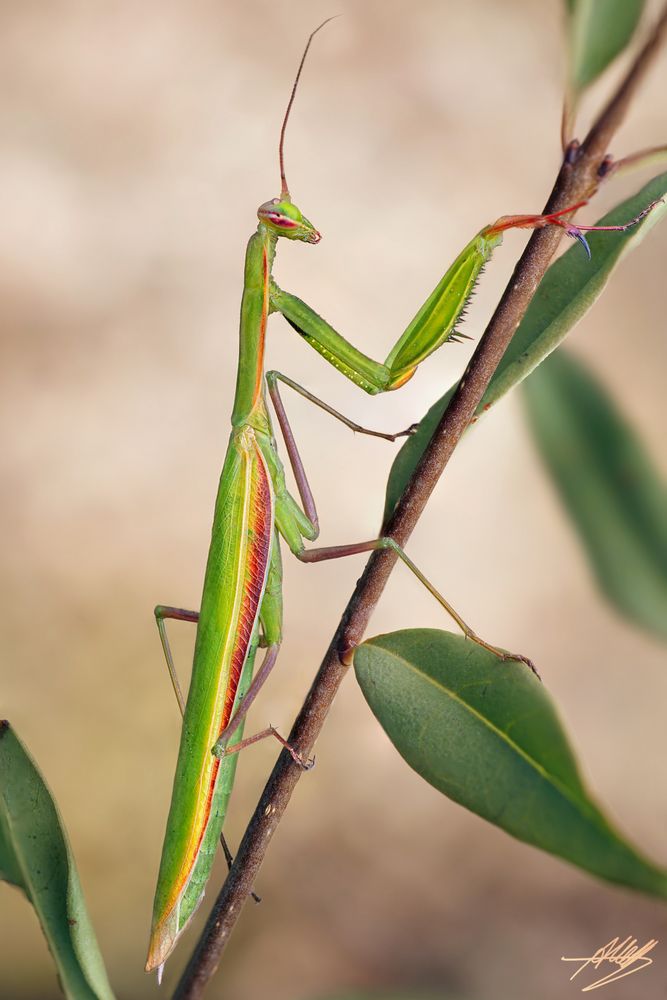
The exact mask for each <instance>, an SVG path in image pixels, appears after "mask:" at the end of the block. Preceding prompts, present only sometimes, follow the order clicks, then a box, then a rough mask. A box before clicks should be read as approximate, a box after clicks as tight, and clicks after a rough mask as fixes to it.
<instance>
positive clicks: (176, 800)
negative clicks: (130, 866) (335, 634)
mask: <svg viewBox="0 0 667 1000" xmlns="http://www.w3.org/2000/svg"><path fill="white" fill-rule="evenodd" d="M329 20H331V19H329ZM326 23H327V22H326V21H325V22H324V24H326ZM322 27H323V25H320V26H319V28H317V29H316V31H314V32H313V33H312V34H311V36H310V38H309V39H308V42H307V45H306V47H305V50H304V53H303V56H302V59H301V63H300V65H299V69H298V71H297V74H296V79H295V81H294V86H293V88H292V92H291V95H290V99H289V102H288V106H287V110H286V112H285V117H284V119H283V123H282V128H281V133H280V145H279V159H280V176H281V193H280V197H279V198H274V199H273V200H271V201H268V202H265V203H264V204H263V205H261V206H260V207H259V209H258V212H257V215H258V219H259V224H258V227H257V230H256V232H255V233H253V235H252V236H251V237H250V240H249V242H248V246H247V250H246V257H245V272H244V288H243V298H242V303H241V321H240V348H239V362H238V372H237V381H236V393H235V398H234V407H233V412H232V417H231V424H232V432H231V438H230V442H229V446H228V449H227V454H226V457H225V461H224V465H223V469H222V475H221V478H220V485H219V489H218V496H217V501H216V507H215V515H214V521H213V528H212V539H211V547H210V550H209V556H208V562H207V567H206V575H205V580H204V589H203V595H202V601H201V609H200V612H199V613H198V614H197V613H195V612H191V611H184V610H180V609H176V608H166V607H162V606H160V607H159V608H157V609H156V616H157V619H158V626H159V628H160V634H161V638H162V640H163V645H164V648H165V654H166V657H167V662H168V666H169V669H170V672H171V674H172V680H173V682H174V685H175V687H176V689H177V693H179V692H178V682H177V680H176V678H175V672H174V668H173V662H172V657H171V652H170V650H169V644H168V641H167V637H166V630H165V619H167V618H175V619H180V620H186V621H192V622H197V637H196V643H195V653H194V663H193V670H192V679H191V682H190V688H189V692H188V699H187V704H186V706H185V708H184V718H183V728H182V733H181V742H180V749H179V755H178V763H177V768H176V775H175V779H174V788H173V794H172V800H171V807H170V811H169V818H168V821H167V830H166V835H165V842H164V846H163V851H162V860H161V865H160V873H159V877H158V884H157V889H156V894H155V903H154V910H153V925H152V933H151V940H150V945H149V953H148V961H147V965H146V968H147V970H152V969H156V968H157V969H158V970H161V968H162V966H163V965H164V962H165V961H166V959H167V957H168V956H169V954H170V953H171V951H172V949H173V948H174V946H175V944H176V941H177V939H178V937H179V935H180V934H181V933H182V931H183V930H184V928H185V927H186V925H187V924H188V922H189V920H190V918H191V917H192V915H193V913H194V911H195V909H196V908H197V905H198V903H199V901H200V899H201V897H202V895H203V891H204V888H205V885H206V882H207V880H208V877H209V874H210V870H211V866H212V863H213V857H214V853H215V850H216V845H217V842H218V839H219V837H220V833H221V830H222V824H223V820H224V816H225V811H226V807H227V802H228V798H229V795H230V791H231V785H232V782H233V778H234V769H235V764H236V751H237V750H238V749H240V748H241V747H242V746H245V745H247V743H249V742H255V741H256V739H257V738H259V737H260V736H262V735H269V734H272V735H276V736H277V735H278V734H277V733H275V730H273V729H271V728H270V729H269V730H266V731H265V732H264V733H262V734H258V735H257V736H256V737H251V738H250V739H249V740H245V741H244V740H242V739H241V737H242V725H243V720H244V718H245V714H246V712H247V711H248V708H249V706H250V704H251V702H252V701H253V699H254V697H255V695H256V694H257V692H258V690H259V688H260V687H261V685H262V683H263V682H264V680H265V679H266V677H267V676H268V674H269V672H270V670H271V668H272V667H273V665H274V663H275V661H276V659H277V656H278V652H279V649H280V643H281V636H282V622H281V619H282V596H281V578H282V571H281V556H280V544H279V537H282V538H283V539H284V541H285V542H286V543H287V545H288V547H289V549H290V550H291V551H292V552H293V553H294V555H296V557H297V558H298V559H300V560H301V561H302V562H316V561H319V560H323V559H333V558H338V557H342V556H348V555H354V554H357V553H362V552H369V551H371V550H373V549H378V548H392V549H393V550H394V551H395V552H396V554H397V555H398V556H399V557H400V558H401V559H402V561H403V562H404V563H405V564H406V565H407V566H408V567H409V568H410V569H411V570H412V572H413V573H415V574H416V576H417V577H418V578H419V579H420V580H421V581H422V582H423V583H424V584H425V585H426V587H427V588H428V589H429V590H430V592H431V593H432V594H433V595H434V597H435V598H436V599H437V600H438V601H439V602H440V604H441V605H442V606H443V607H444V608H445V610H446V611H447V612H448V613H449V614H450V615H451V616H452V617H453V618H454V619H455V620H456V622H457V624H458V625H459V626H460V628H461V629H462V630H463V632H464V633H465V635H466V636H468V637H469V638H470V639H472V640H473V641H475V642H478V643H480V644H481V645H483V646H485V647H486V648H487V649H490V650H492V651H493V652H494V653H496V654H497V655H498V656H499V657H500V658H502V659H506V658H515V659H521V660H524V661H525V662H527V663H528V664H530V661H527V660H526V658H525V657H521V656H513V655H512V654H508V653H505V652H504V651H503V650H500V649H498V648H496V647H495V646H492V645H490V644H489V643H487V642H486V641H485V640H483V639H481V638H480V637H478V636H477V635H476V634H475V633H474V632H473V631H472V630H471V629H470V628H469V627H468V625H466V623H465V622H464V621H463V619H462V618H461V617H460V615H458V613H457V612H456V611H454V609H453V608H452V607H451V605H450V604H449V603H448V602H447V601H446V600H445V599H444V598H443V597H442V595H441V594H439V593H438V591H437V590H436V589H435V588H434V587H433V586H432V584H431V583H430V582H429V581H428V580H427V579H426V578H425V577H424V576H423V574H422V573H421V572H420V571H419V570H418V569H417V567H416V566H415V565H414V563H412V561H411V560H410V559H409V557H408V556H407V555H406V554H405V553H404V552H403V551H402V550H401V549H400V548H399V546H398V545H397V544H396V542H395V541H394V540H393V539H391V538H375V539H371V540H368V541H363V542H359V543H356V544H352V545H338V546H331V547H327V548H319V549H309V550H307V549H306V548H305V545H304V543H305V542H306V541H314V540H315V539H316V538H317V536H318V532H319V528H318V521H317V512H316V508H315V503H314V500H313V496H312V493H311V491H310V487H309V485H308V481H307V479H306V475H305V471H304V468H303V465H302V462H301V458H300V456H299V453H298V450H297V446H296V442H295V440H294V436H293V433H292V430H291V428H290V425H289V422H288V419H287V416H286V413H285V409H284V406H283V403H282V400H281V397H280V392H279V383H280V382H282V383H283V384H286V385H287V386H289V387H290V388H292V389H293V390H295V391H296V392H298V393H300V394H301V395H302V396H304V397H305V398H306V399H308V400H310V401H311V402H313V403H315V404H316V405H318V406H319V407H321V408H323V409H324V410H326V411H327V412H329V413H331V414H332V415H333V416H334V417H336V419H338V420H341V421H342V422H343V423H345V424H347V426H349V427H352V428H353V429H354V430H356V431H359V432H362V433H366V434H372V435H375V436H380V437H386V438H389V439H390V440H393V439H395V438H396V437H398V436H400V435H398V434H381V433H379V432H377V431H370V430H368V429H366V428H363V427H361V426H359V425H357V424H355V423H354V422H352V421H350V420H348V418H346V417H344V416H343V415H342V414H340V413H338V412H337V411H336V410H334V409H333V408H332V407H330V406H328V405H327V404H326V403H324V402H322V401H321V400H319V399H317V398H316V397H315V396H313V395H312V394H311V393H309V392H308V391H307V390H306V389H304V388H303V387H302V386H299V385H298V384H297V383H295V382H293V381H292V380H291V379H288V378H287V377H286V376H284V375H282V374H280V373H279V372H267V373H266V374H265V373H264V368H263V355H264V341H265V334H266V326H267V320H268V317H269V314H270V313H272V312H279V313H282V315H283V316H284V317H285V318H286V319H287V321H288V322H289V323H290V324H291V326H292V327H294V328H295V329H296V330H297V332H298V333H299V334H300V335H301V337H302V338H303V339H304V340H305V341H306V342H307V343H309V344H310V345H311V346H312V347H314V348H315V350H316V351H318V352H319V353H320V354H321V355H322V356H323V357H324V358H325V359H326V360H327V361H329V362H330V363H331V364H332V365H333V366H334V367H335V368H337V369H338V370H339V371H340V372H342V374H343V375H345V376H346V377H347V378H349V379H350V380H351V381H353V382H354V383H355V384H356V385H358V386H359V387H360V388H362V389H364V390H365V391H366V392H368V393H370V394H376V393H380V392H385V391H388V390H390V389H397V388H399V387H400V386H402V385H403V384H404V383H405V382H407V381H408V379H409V378H410V377H411V376H412V375H413V374H414V372H415V370H416V368H417V366H418V365H419V364H420V362H421V361H423V360H424V359H425V358H426V357H428V356H429V355H430V354H432V353H433V352H434V351H435V350H437V348H438V347H440V346H441V345H442V344H443V343H445V341H447V340H452V339H454V338H455V336H456V323H457V320H458V319H459V318H460V316H461V313H462V311H463V309H464V307H465V305H466V303H467V301H468V299H469V297H470V294H471V292H472V290H473V288H474V285H475V282H476V281H477V278H478V276H479V274H480V271H481V270H482V268H483V266H484V264H485V263H486V262H487V261H488V260H489V259H490V257H491V254H492V252H493V250H494V249H495V247H496V246H498V245H499V244H500V242H501V241H502V234H503V232H504V231H505V230H506V229H511V228H539V227H542V226H547V225H557V226H560V227H562V228H563V229H564V230H565V231H566V233H568V235H570V236H572V237H575V238H577V239H579V240H580V241H581V242H582V243H583V244H584V247H585V248H586V250H587V251H588V246H587V244H586V239H585V237H584V235H583V230H585V229H589V228H595V227H583V226H582V227H576V226H573V225H572V224H570V223H569V222H568V221H567V216H569V215H570V214H571V213H572V212H573V211H574V210H575V209H576V208H579V207H580V206H579V205H575V206H572V207H570V208H568V209H566V210H564V211H561V212H557V213H554V214H552V215H511V216H503V217H502V218H500V219H498V220H497V221H496V222H495V223H494V224H493V225H490V226H485V227H484V228H483V229H482V230H481V231H480V232H479V233H478V234H477V235H476V236H475V237H474V238H473V239H472V240H471V241H470V243H468V244H467V246H466V247H465V248H464V249H463V250H462V251H461V253H460V254H459V256H458V257H457V258H456V260H455V261H454V263H453V264H452V265H451V267H449V268H448V270H447V271H446V272H445V274H444V276H443V277H442V279H441V280H440V282H439V283H438V285H437V286H436V288H435V289H434V291H433V292H432V293H431V295H430V296H429V297H428V298H427V299H426V301H425V303H424V304H423V305H422V306H421V308H420V309H419V311H418V312H417V314H416V316H415V318H414V319H413V320H412V322H411V323H410V324H409V325H408V327H407V329H406V330H405V332H404V333H403V334H402V336H401V337H400V338H399V339H398V341H397V343H396V344H395V346H394V347H393V348H392V350H391V351H390V353H389V355H388V357H387V359H386V361H385V363H384V364H380V363H378V362H377V361H374V360H372V359H371V358H369V357H367V356H366V355H364V354H362V353H361V352H360V351H359V350H357V349H356V348H355V347H354V346H353V345H352V344H350V343H349V342H348V341H347V340H345V339H344V338H343V337H342V336H341V335H340V334H338V333H337V332H336V331H335V330H334V329H333V327H331V326H330V325H329V324H328V323H327V322H326V321H325V320H324V319H322V318H321V317H320V316H318V315H317V313H315V312H314V311H313V310H312V309H311V308H310V306H308V305H306V303H305V302H303V301H301V299H298V298H297V297H296V296H294V295H292V294H290V293H288V292H285V291H283V290H282V289H281V288H279V287H278V285H277V284H276V282H275V281H274V279H273V274H272V268H273V262H274V257H275V252H276V245H277V241H278V238H279V237H281V236H282V237H285V238H287V239H291V240H299V241H301V242H304V243H312V244H315V243H318V242H319V240H320V234H319V232H318V231H317V230H316V229H315V227H314V226H313V225H312V223H311V222H310V221H309V220H308V219H307V218H306V217H305V216H304V215H303V214H302V213H301V211H300V210H299V208H297V206H296V205H295V204H294V202H293V201H292V199H291V196H290V193H289V189H288V186H287V182H286V177H285V166H284V137H285V128H286V125H287V121H288V118H289V114H290V111H291V108H292V104H293V101H294V96H295V93H296V88H297V85H298V82H299V78H300V76H301V71H302V69H303V65H304V61H305V58H306V55H307V52H308V49H309V47H310V44H311V42H312V39H313V37H314V35H315V34H316V32H317V31H319V30H320V28H322ZM647 211H648V209H647ZM642 214H645V213H642ZM640 217H641V216H640ZM636 221H638V220H637V219H633V220H632V221H631V222H629V223H627V225H625V226H614V227H608V228H612V229H618V230H622V229H626V228H627V227H628V226H630V225H633V224H634V223H635V222H636ZM267 393H268V397H269V398H270V399H271V402H272V404H273V407H274V409H275V413H276V417H277V419H278V423H279V425H280V429H281V432H282V435H283V439H284V442H285V446H286V450H287V454H288V457H289V461H290V465H291V467H292V470H293V473H294V477H295V480H296V484H297V488H298V493H299V496H300V500H301V505H299V503H298V502H297V501H296V500H295V499H294V498H293V497H292V496H291V494H290V493H289V492H288V490H287V487H286V484H285V475H284V470H283V466H282V463H281V461H280V458H279V456H278V452H277V448H276V442H275V439H274V435H273V429H272V424H271V418H270V415H269V410H268V399H267ZM401 433H402V434H406V433H409V431H403V432H401ZM260 646H261V647H264V648H265V653H264V660H263V662H262V664H261V667H260V669H259V671H258V673H257V675H256V676H255V678H254V679H252V680H251V677H252V671H253V666H254V660H255V655H256V652H257V649H258V648H259V647H260ZM343 652H344V653H345V652H347V653H349V652H350V651H343ZM181 703H182V698H181ZM236 738H238V740H239V742H238V743H234V744H233V745H231V746H230V743H231V742H232V740H233V739H236ZM278 738H279V739H280V740H281V742H282V743H283V745H285V746H286V744H285V741H284V740H282V738H281V737H278ZM287 749H288V750H289V752H290V753H291V754H292V756H293V758H294V761H295V765H296V766H302V767H304V766H307V762H304V761H302V760H301V758H300V757H299V756H298V754H297V753H296V752H295V751H294V750H293V748H291V747H289V746H287Z"/></svg>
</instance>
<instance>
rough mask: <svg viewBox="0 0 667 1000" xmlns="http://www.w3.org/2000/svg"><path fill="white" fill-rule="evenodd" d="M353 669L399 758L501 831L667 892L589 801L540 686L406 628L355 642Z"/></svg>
mask: <svg viewBox="0 0 667 1000" xmlns="http://www.w3.org/2000/svg"><path fill="white" fill-rule="evenodd" d="M354 668H355V672H356V675H357V680H358V681H359V684H360V686H361V689H362V691H363V693H364V696H365V698H366V700H367V701H368V704H369V705H370V707H371V709H372V711H373V713H374V714H375V716H376V717H377V719H378V720H379V722H380V724H381V725H382V727H383V728H384V730H385V732H386V733H387V735H388V736H389V738H390V740H391V741H392V743H393V744H394V746H395V747H396V749H397V750H398V751H399V753H400V754H401V756H402V757H404V758H405V760H406V761H407V762H408V764H409V765H410V766H411V767H412V768H414V770H415V771H417V773H418V774H420V775H421V776H422V777H423V778H425V779H426V781H428V782H429V783H430V784H431V785H433V786H434V787H435V788H437V789H439V790H440V791H441V792H443V793H444V794H445V795H448V796H449V797H450V798H451V799H454V801H455V802H459V803H461V805H464V806H466V808H468V809H470V810H472V812H475V813H478V814H479V815H480V816H483V817H484V818H485V819H487V820H489V821H490V822H491V823H495V825H496V826H499V827H501V828H502V829H503V830H506V831H507V833H510V834H512V835H513V836H514V837H518V838H519V840H524V841H526V842H527V843H529V844H533V845H535V846H536V847H540V848H542V850H545V851H549V852H551V853H552V854H555V855H558V856H559V857H561V858H565V859H566V860H567V861H570V862H572V864H575V865H577V866H578V867H579V868H583V869H584V870H586V871H588V872H591V873H592V874H593V875H597V876H599V877H600V878H603V879H606V880H607V881H609V882H617V883H620V884H621V885H626V886H630V887H631V888H633V889H639V890H641V891H642V892H645V893H649V894H650V895H654V896H660V897H663V898H665V899H667V872H665V871H662V870H660V869H658V868H656V867H655V866H654V865H653V864H651V862H650V861H648V860H647V859H645V858H643V857H641V855H640V854H639V853H638V852H637V851H635V850H634V849H633V848H632V847H631V846H630V845H629V844H628V843H627V842H626V841H625V840H624V839H623V838H622V836H621V835H620V834H619V833H618V832H617V831H616V830H614V829H613V827H612V826H611V825H610V823H609V822H608V820H607V819H606V818H605V817H604V815H603V814H602V812H601V811H600V809H599V808H598V806H597V805H596V804H595V802H594V801H593V800H592V799H591V796H590V794H589V793H588V791H587V789H586V788H585V786H584V784H583V782H582V779H581V777H580V775H579V771H578V768H577V763H576V761H575V758H574V755H573V753H572V750H571V749H570V746H569V743H568V740H567V737H566V736H565V733H564V731H563V728H562V726H561V723H560V721H559V719H558V717H557V715H556V712H555V710H554V707H553V704H552V702H551V700H550V698H549V695H548V694H547V691H546V689H545V688H544V686H543V685H542V684H540V682H539V681H538V680H537V678H536V677H535V676H534V674H532V673H531V672H530V670H529V669H528V668H527V667H526V666H524V665H523V664H521V663H517V662H516V661H506V662H501V661H500V660H499V659H498V658H497V657H496V656H495V655H494V654H493V653H489V652H488V651H487V650H484V649H481V648H480V647H479V646H476V645H474V644H473V643H471V642H470V641H469V640H466V639H465V638H464V637H463V636H458V635H451V634H450V633H448V632H440V631H437V630H435V629H408V630H406V631H403V632H393V633H391V634H390V635H381V636H377V637H376V638H374V639H370V640H369V641H367V642H364V643H363V644H362V645H361V646H359V647H358V649H357V650H356V652H355V654H354Z"/></svg>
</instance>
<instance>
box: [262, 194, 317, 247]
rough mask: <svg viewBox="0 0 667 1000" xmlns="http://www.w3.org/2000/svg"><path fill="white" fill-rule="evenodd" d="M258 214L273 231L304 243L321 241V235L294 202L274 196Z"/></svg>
mask: <svg viewBox="0 0 667 1000" xmlns="http://www.w3.org/2000/svg"><path fill="white" fill-rule="evenodd" d="M257 216H258V218H259V220H260V222H263V223H264V225H265V226H267V227H268V228H269V229H270V230H271V231H272V232H273V233H275V234H276V235H278V236H286V237H287V238H288V239H290V240H301V241H302V242H303V243H319V242H320V239H321V236H320V234H319V233H318V231H317V229H315V227H314V226H313V224H312V222H310V221H309V220H308V219H307V218H306V217H305V215H303V214H302V213H301V211H300V210H299V209H298V208H297V206H296V205H295V204H293V202H291V201H288V200H287V199H282V200H281V199H279V198H273V199H272V200H271V201H266V202H264V204H263V205H260V206H259V208H258V209H257Z"/></svg>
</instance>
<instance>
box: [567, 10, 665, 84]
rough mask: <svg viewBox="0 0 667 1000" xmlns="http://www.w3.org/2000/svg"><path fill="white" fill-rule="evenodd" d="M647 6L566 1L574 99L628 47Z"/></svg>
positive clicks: (570, 77) (570, 79)
mask: <svg viewBox="0 0 667 1000" xmlns="http://www.w3.org/2000/svg"><path fill="white" fill-rule="evenodd" d="M644 5H645V0H566V6H567V11H568V35H569V39H568V42H569V87H570V89H571V91H572V92H573V94H574V95H575V97H576V95H577V94H578V93H580V92H581V91H582V90H584V89H585V88H586V87H588V86H589V85H590V84H591V83H593V81H594V80H595V79H597V77H598V76H600V74H601V73H603V72H604V70H605V69H606V68H607V66H609V64H610V63H611V62H613V60H614V59H615V58H616V56H617V55H619V54H620V53H621V52H622V51H623V49H624V48H625V47H626V45H627V44H628V43H629V41H630V39H631V38H632V36H633V34H634V33H635V29H636V27H637V25H638V24H639V21H640V20H641V16H642V13H643V11H644Z"/></svg>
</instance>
